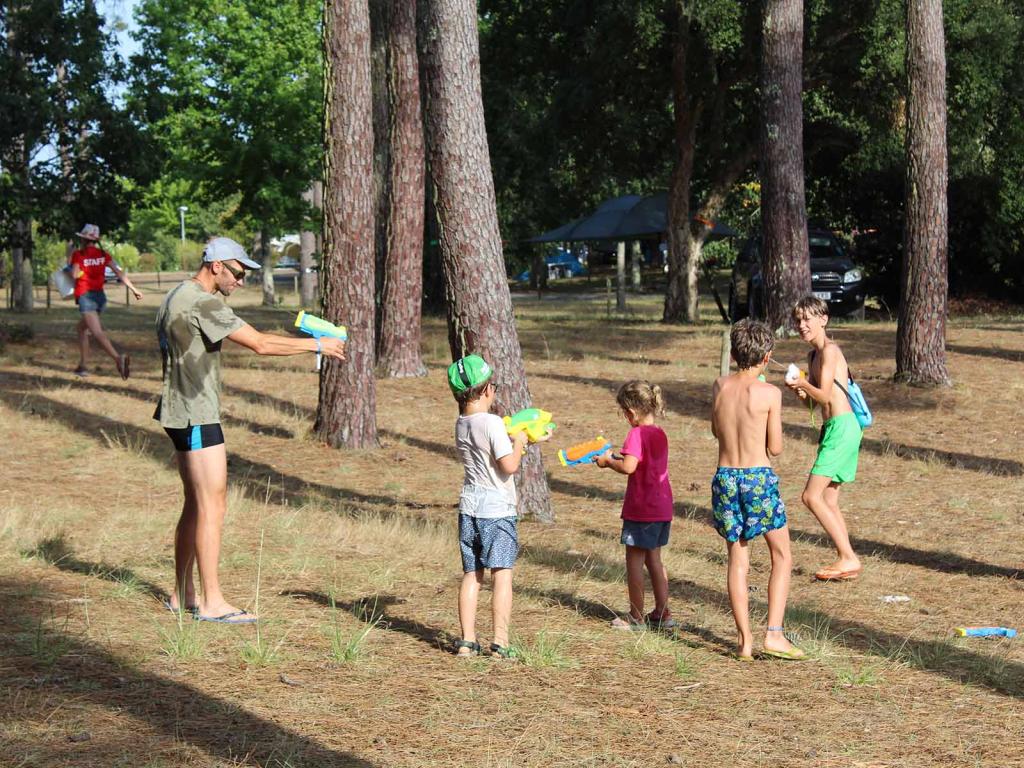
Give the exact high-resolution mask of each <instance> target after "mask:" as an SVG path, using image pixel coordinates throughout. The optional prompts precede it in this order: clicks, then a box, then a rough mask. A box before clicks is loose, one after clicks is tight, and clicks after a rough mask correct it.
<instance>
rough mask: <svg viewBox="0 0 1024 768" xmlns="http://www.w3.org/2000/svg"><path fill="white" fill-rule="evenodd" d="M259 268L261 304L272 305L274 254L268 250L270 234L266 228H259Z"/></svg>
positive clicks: (273, 304)
mask: <svg viewBox="0 0 1024 768" xmlns="http://www.w3.org/2000/svg"><path fill="white" fill-rule="evenodd" d="M260 263H261V264H262V265H263V269H261V270H260V278H261V287H262V288H263V306H264V307H273V306H275V304H276V302H275V301H274V256H273V254H272V253H271V252H270V235H269V233H268V232H267V230H266V228H264V229H261V230H260Z"/></svg>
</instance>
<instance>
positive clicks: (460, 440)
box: [448, 355, 546, 658]
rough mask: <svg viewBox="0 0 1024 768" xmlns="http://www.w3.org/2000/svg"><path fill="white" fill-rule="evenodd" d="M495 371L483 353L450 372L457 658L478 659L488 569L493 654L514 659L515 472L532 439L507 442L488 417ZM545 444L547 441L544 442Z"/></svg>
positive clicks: (460, 362) (454, 365)
mask: <svg viewBox="0 0 1024 768" xmlns="http://www.w3.org/2000/svg"><path fill="white" fill-rule="evenodd" d="M493 374H494V371H493V369H492V368H491V367H490V366H489V365H488V364H487V362H486V361H485V360H484V359H483V358H482V357H480V356H479V355H467V356H466V357H463V358H461V359H460V360H456V361H455V362H454V363H452V364H451V365H450V366H449V367H448V386H449V387H450V388H451V391H452V395H454V397H455V400H456V402H458V404H459V418H458V420H457V421H456V422H455V447H456V448H457V449H458V451H459V456H460V457H461V458H462V465H463V468H464V469H465V479H464V481H463V486H462V493H461V494H460V496H459V548H460V549H461V550H462V571H463V578H462V585H461V587H460V588H459V624H460V625H461V627H462V639H461V640H459V641H458V642H456V643H455V651H456V653H457V654H458V655H459V656H476V655H477V654H479V653H480V644H479V643H478V642H477V640H476V606H477V599H478V597H479V595H480V586H481V585H482V584H483V581H484V569H486V568H490V569H491V579H492V582H493V590H494V596H493V600H492V603H491V608H492V613H493V618H494V637H493V642H492V643H491V653H492V654H493V655H495V656H499V657H502V658H508V656H509V649H508V625H509V618H510V616H511V614H512V567H513V566H514V565H515V562H516V557H517V556H518V554H519V537H518V533H517V531H516V486H515V483H514V482H513V480H512V475H514V474H515V473H516V471H517V470H518V469H519V461H520V460H521V459H522V457H523V451H524V450H525V449H526V445H527V440H528V438H527V435H526V433H525V432H519V433H517V434H516V435H515V437H514V438H511V439H510V438H509V436H508V432H507V431H506V430H505V424H504V422H503V421H502V420H501V418H500V417H499V416H496V415H494V414H493V413H491V412H490V410H491V406H492V405H493V404H494V395H495V389H496V387H495V385H494V381H493V380H492V376H493ZM545 439H546V438H545Z"/></svg>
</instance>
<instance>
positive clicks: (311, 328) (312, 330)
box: [295, 311, 348, 371]
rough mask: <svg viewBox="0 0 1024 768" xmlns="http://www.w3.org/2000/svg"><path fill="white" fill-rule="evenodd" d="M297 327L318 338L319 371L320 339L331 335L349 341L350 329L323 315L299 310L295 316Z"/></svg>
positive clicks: (317, 360)
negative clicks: (330, 320)
mask: <svg viewBox="0 0 1024 768" xmlns="http://www.w3.org/2000/svg"><path fill="white" fill-rule="evenodd" d="M295 327H296V328H298V329H299V330H300V331H302V332H304V333H308V334H309V335H310V336H312V337H313V338H314V339H316V340H317V345H316V346H317V353H316V369H317V370H318V371H319V370H320V351H319V350H320V343H319V342H320V339H321V338H322V337H324V336H330V337H331V338H332V339H341V340H342V341H348V330H347V329H346V328H345V326H344V325H335V324H334V323H329V322H327V321H326V320H324V319H323V318H322V317H317V316H316V315H311V314H309V313H307V312H303V311H300V312H299V314H298V316H297V317H296V318H295Z"/></svg>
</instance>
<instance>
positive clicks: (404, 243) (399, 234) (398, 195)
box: [377, 0, 427, 378]
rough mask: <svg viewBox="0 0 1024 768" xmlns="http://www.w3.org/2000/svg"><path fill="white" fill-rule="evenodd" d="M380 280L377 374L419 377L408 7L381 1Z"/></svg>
mask: <svg viewBox="0 0 1024 768" xmlns="http://www.w3.org/2000/svg"><path fill="white" fill-rule="evenodd" d="M388 2H389V3H390V10H389V12H388V14H387V20H388V26H387V59H386V91H387V100H388V115H389V121H388V126H387V129H388V130H387V143H388V144H389V146H390V151H389V153H388V164H387V170H386V176H387V179H386V182H385V190H386V200H385V210H386V214H387V219H386V221H385V225H386V226H385V238H384V281H383V291H382V294H381V306H380V343H379V350H378V357H377V362H378V365H379V366H380V369H381V372H382V373H383V375H384V376H386V377H389V378H407V377H411V376H426V374H427V369H426V366H424V365H423V358H422V356H421V353H420V317H421V314H422V307H421V305H422V298H423V210H424V206H423V189H424V187H423V175H424V173H423V152H424V147H423V118H422V115H421V113H420V75H419V57H418V56H417V54H416V3H415V2H414V1H413V0H388Z"/></svg>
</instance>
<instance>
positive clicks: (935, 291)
mask: <svg viewBox="0 0 1024 768" xmlns="http://www.w3.org/2000/svg"><path fill="white" fill-rule="evenodd" d="M906 56H907V86H908V98H907V139H906V141H907V181H906V192H905V194H906V214H905V215H906V221H905V224H904V230H903V270H902V274H901V278H900V308H899V319H898V327H897V333H896V379H897V380H898V381H906V382H908V383H911V384H917V385H922V386H936V385H941V386H948V385H949V384H950V378H949V372H948V371H947V370H946V304H947V299H948V278H947V268H948V218H947V200H946V187H947V182H948V175H947V173H948V171H947V157H946V52H945V39H944V34H943V28H942V1H941V0H909V1H908V3H907V53H906Z"/></svg>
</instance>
